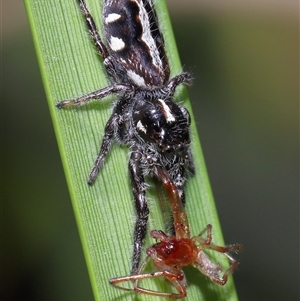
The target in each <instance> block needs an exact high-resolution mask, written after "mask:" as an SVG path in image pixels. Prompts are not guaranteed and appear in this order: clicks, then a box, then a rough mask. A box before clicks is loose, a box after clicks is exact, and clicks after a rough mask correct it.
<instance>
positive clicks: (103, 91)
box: [56, 84, 134, 109]
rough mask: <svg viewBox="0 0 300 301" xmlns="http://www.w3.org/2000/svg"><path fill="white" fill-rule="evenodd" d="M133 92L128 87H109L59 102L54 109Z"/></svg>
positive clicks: (124, 85)
mask: <svg viewBox="0 0 300 301" xmlns="http://www.w3.org/2000/svg"><path fill="white" fill-rule="evenodd" d="M133 91H134V89H133V87H132V86H130V85H126V84H114V85H111V86H109V87H106V88H103V89H100V90H96V91H94V92H91V93H89V94H85V95H83V96H80V97H78V98H75V99H67V100H63V101H60V102H58V103H57V104H56V107H57V108H59V109H62V108H67V107H72V106H81V105H84V104H86V103H87V102H89V101H91V100H95V99H101V98H104V97H105V96H107V95H110V94H115V93H123V94H129V95H130V94H131V93H133Z"/></svg>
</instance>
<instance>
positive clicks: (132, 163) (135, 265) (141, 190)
mask: <svg viewBox="0 0 300 301" xmlns="http://www.w3.org/2000/svg"><path fill="white" fill-rule="evenodd" d="M140 157H141V156H140V152H138V150H136V151H133V152H132V153H131V156H130V159H129V176H130V180H131V186H132V192H133V197H134V204H135V208H136V214H137V217H136V222H135V227H134V234H133V239H134V242H133V244H134V245H133V256H132V268H131V275H135V274H137V273H138V270H139V264H140V260H141V252H142V248H143V245H144V241H145V237H146V233H147V223H148V216H149V208H148V204H147V200H146V183H145V180H144V176H143V172H142V169H141V166H140V160H141V158H140Z"/></svg>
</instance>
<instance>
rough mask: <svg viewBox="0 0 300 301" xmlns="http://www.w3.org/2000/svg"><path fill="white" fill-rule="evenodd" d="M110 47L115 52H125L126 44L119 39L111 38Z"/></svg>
mask: <svg viewBox="0 0 300 301" xmlns="http://www.w3.org/2000/svg"><path fill="white" fill-rule="evenodd" d="M109 46H110V48H111V50H113V51H120V50H123V49H124V47H125V43H124V41H123V40H122V39H120V38H117V37H110V43H109Z"/></svg>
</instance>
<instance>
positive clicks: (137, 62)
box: [56, 0, 194, 275]
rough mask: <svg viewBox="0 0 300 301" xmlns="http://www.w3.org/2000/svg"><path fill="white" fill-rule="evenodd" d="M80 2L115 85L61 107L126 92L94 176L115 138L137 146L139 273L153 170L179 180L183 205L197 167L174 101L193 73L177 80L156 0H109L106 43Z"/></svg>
mask: <svg viewBox="0 0 300 301" xmlns="http://www.w3.org/2000/svg"><path fill="white" fill-rule="evenodd" d="M78 3H79V6H80V9H81V11H82V13H83V16H84V18H85V21H86V25H87V28H88V30H89V33H90V36H91V37H92V39H93V42H94V44H95V46H96V49H97V52H98V54H99V55H100V56H101V57H102V58H103V65H104V66H105V68H106V70H107V73H108V75H109V77H110V80H111V85H110V86H108V87H105V88H102V89H100V90H97V91H95V92H92V93H89V94H86V95H83V96H81V97H78V98H76V99H73V100H65V101H61V102H58V103H57V104H56V106H57V107H58V108H68V107H72V106H79V105H83V104H86V103H87V102H89V101H91V100H95V99H102V98H104V97H105V96H107V95H110V94H117V95H118V96H119V98H118V100H117V101H116V102H115V104H114V107H113V112H112V115H111V116H110V118H109V120H108V121H107V123H106V126H105V130H104V137H103V140H102V144H101V147H100V151H99V154H98V156H97V158H96V161H95V163H94V166H93V168H92V171H91V173H90V175H89V178H88V184H90V185H91V184H93V183H94V181H95V179H96V177H97V175H98V172H99V170H100V169H101V167H102V165H103V164H104V160H105V158H106V155H107V154H108V153H109V151H110V148H111V145H112V143H113V140H116V141H117V142H118V143H119V144H123V145H126V146H128V147H129V149H130V158H129V164H128V168H129V177H130V181H131V186H132V192H133V197H134V204H135V208H136V213H137V217H136V223H135V227H134V235H133V236H134V246H133V257H132V266H131V274H132V275H134V274H137V273H139V272H140V269H139V264H140V258H141V251H142V247H143V244H144V240H145V236H146V232H147V222H148V215H149V209H148V204H147V199H146V189H147V186H148V185H147V184H146V181H145V177H146V176H150V177H155V178H158V179H159V180H162V181H166V179H167V183H166V184H168V182H169V184H170V185H171V184H172V185H175V187H176V191H177V192H178V195H179V197H180V200H181V202H182V204H183V205H184V204H185V194H184V182H185V178H186V174H187V172H189V173H191V174H193V173H194V166H193V160H192V156H191V151H190V133H189V129H190V115H189V113H188V111H187V110H186V109H185V108H184V107H183V106H181V105H179V104H177V103H175V102H173V95H174V93H175V89H176V87H177V86H178V85H179V84H184V85H188V84H190V83H191V81H192V79H191V75H190V74H189V73H181V74H179V75H177V76H175V77H173V78H171V79H170V68H169V64H168V59H167V56H166V52H165V48H164V39H163V36H162V34H161V32H160V30H159V27H158V20H157V16H156V12H155V9H154V6H153V3H152V1H151V0H115V1H114V0H105V1H104V6H103V25H104V33H105V42H103V41H102V40H101V38H100V35H99V33H98V30H97V28H96V25H95V22H94V20H93V18H92V16H91V14H90V12H89V11H88V9H87V7H86V4H85V1H83V0H78ZM165 174H166V175H167V177H165ZM175 228H176V223H175ZM175 230H176V229H175ZM173 232H174V230H173Z"/></svg>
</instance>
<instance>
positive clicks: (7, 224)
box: [1, 0, 299, 301]
mask: <svg viewBox="0 0 300 301" xmlns="http://www.w3.org/2000/svg"><path fill="white" fill-rule="evenodd" d="M168 3H169V8H170V13H171V18H172V23H173V29H174V32H175V35H176V39H177V44H178V48H179V52H180V56H181V60H182V62H183V64H184V66H185V70H187V71H191V72H192V73H193V75H194V77H195V83H194V85H193V86H192V87H191V89H190V90H189V93H190V97H191V100H192V105H193V108H194V114H195V117H196V123H197V127H198V132H199V135H200V139H201V143H202V147H203V151H204V155H205V159H206V164H207V169H208V173H209V176H210V180H211V185H212V188H213V192H214V196H215V201H216V205H217V208H218V212H219V216H220V220H221V224H222V227H223V232H224V237H225V241H226V242H241V243H243V245H244V251H243V253H242V254H241V266H240V268H239V271H238V272H236V273H235V281H236V287H237V291H238V294H239V297H240V300H241V301H242V300H245V301H248V300H249V301H253V300H276V301H281V300H282V301H283V300H287V299H288V300H299V195H298V193H299V132H298V130H299V126H298V125H299V108H298V105H299V102H298V101H299V99H298V97H299V94H298V92H299V90H298V88H299V87H298V85H299V70H298V67H299V34H298V30H299V16H298V7H297V6H298V5H299V3H297V1H294V2H293V1H292V0H289V1H275V0H274V1H272V2H270V1H247V6H245V3H244V2H241V1H230V3H226V2H224V1H223V2H222V3H220V2H219V1H207V0H206V1H201V0H197V1H192V0H190V1H187V0H185V1H175V0H173V1H171V0H170V1H168ZM293 5H294V7H293ZM2 10H3V11H2V17H3V19H2V25H3V30H2V33H1V34H2V44H1V52H2V55H1V58H2V61H1V63H2V66H1V69H2V70H1V71H2V78H1V92H2V93H1V98H2V99H1V102H2V114H1V122H2V129H1V134H2V141H1V142H2V146H1V150H2V166H1V168H2V183H1V184H2V185H1V186H2V187H1V195H2V202H1V205H2V206H1V207H2V208H1V217H2V233H1V241H2V242H1V246H2V252H1V253H2V267H1V278H2V279H1V283H2V285H1V290H2V292H1V294H2V297H1V299H2V300H9V301H15V300H16V301H17V300H30V301H35V300H43V301H48V300H49V301H53V300H73V301H76V300H78V301H79V300H86V301H88V300H93V296H92V292H91V287H90V284H89V280H88V276H87V271H86V267H85V262H84V258H83V254H82V250H81V245H80V241H79V236H78V233H77V228H76V224H75V220H74V217H73V212H72V208H71V202H70V199H69V195H68V191H67V186H66V182H65V178H64V174H63V170H62V166H61V161H60V157H59V154H58V149H57V145H56V140H55V137H54V132H53V128H52V124H51V120H50V115H49V111H48V107H47V103H46V99H45V94H44V90H43V86H42V82H41V76H40V73H39V69H38V65H37V60H36V56H35V50H34V48H33V43H32V38H31V34H30V29H29V26H28V23H27V19H26V15H25V9H24V7H23V3H22V2H21V1H19V0H10V1H3V3H2Z"/></svg>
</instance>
